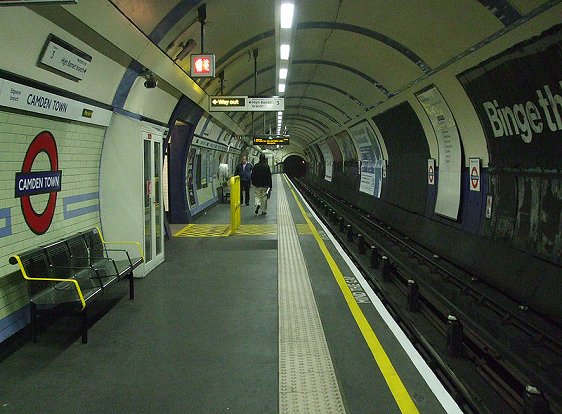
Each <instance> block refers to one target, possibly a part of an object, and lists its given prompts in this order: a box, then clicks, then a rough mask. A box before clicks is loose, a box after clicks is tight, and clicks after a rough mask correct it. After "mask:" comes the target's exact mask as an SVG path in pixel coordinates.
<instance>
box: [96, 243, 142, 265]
mask: <svg viewBox="0 0 562 414" xmlns="http://www.w3.org/2000/svg"><path fill="white" fill-rule="evenodd" d="M103 251H104V252H123V253H125V254H126V255H127V260H128V261H129V264H130V265H131V266H133V262H132V260H131V256H130V255H129V252H128V251H127V250H126V249H107V248H105V247H104V248H103ZM141 257H142V256H141ZM108 259H111V257H108ZM111 260H113V259H111ZM143 260H144V258H143Z"/></svg>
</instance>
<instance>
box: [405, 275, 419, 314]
mask: <svg viewBox="0 0 562 414" xmlns="http://www.w3.org/2000/svg"><path fill="white" fill-rule="evenodd" d="M419 308H420V288H419V287H418V285H417V283H416V281H415V280H413V279H409V280H408V310H410V311H411V312H417V311H418V310H419Z"/></svg>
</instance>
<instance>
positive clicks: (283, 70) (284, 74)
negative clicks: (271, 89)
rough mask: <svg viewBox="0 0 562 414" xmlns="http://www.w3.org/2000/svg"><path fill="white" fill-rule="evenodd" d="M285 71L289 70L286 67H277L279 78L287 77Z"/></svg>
mask: <svg viewBox="0 0 562 414" xmlns="http://www.w3.org/2000/svg"><path fill="white" fill-rule="evenodd" d="M287 72H289V69H287V68H281V69H279V79H287Z"/></svg>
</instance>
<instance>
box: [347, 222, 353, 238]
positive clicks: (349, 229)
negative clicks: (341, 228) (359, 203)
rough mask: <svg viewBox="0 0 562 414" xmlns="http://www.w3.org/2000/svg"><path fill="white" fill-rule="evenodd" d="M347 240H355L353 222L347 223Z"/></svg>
mask: <svg viewBox="0 0 562 414" xmlns="http://www.w3.org/2000/svg"><path fill="white" fill-rule="evenodd" d="M347 241H348V242H352V241H353V228H352V227H351V224H348V225H347Z"/></svg>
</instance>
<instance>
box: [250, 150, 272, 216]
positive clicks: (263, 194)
mask: <svg viewBox="0 0 562 414" xmlns="http://www.w3.org/2000/svg"><path fill="white" fill-rule="evenodd" d="M252 185H253V186H254V187H256V214H258V212H259V210H260V208H261V213H262V214H263V215H266V214H267V199H268V195H269V193H270V192H271V169H270V168H269V164H268V163H267V159H266V157H265V154H260V162H258V163H257V164H256V165H255V166H254V169H253V170H252Z"/></svg>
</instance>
